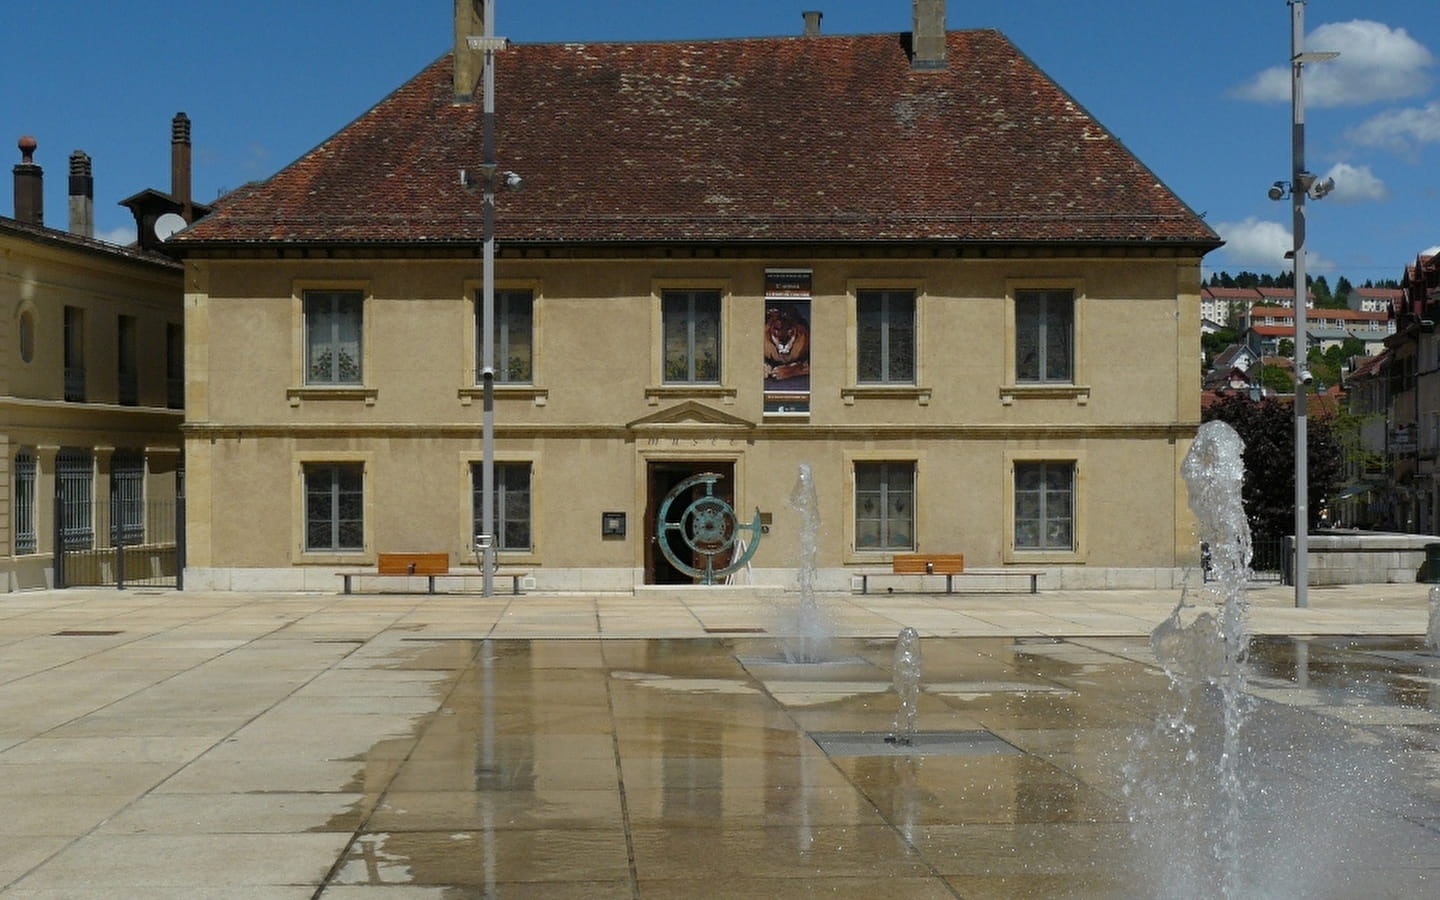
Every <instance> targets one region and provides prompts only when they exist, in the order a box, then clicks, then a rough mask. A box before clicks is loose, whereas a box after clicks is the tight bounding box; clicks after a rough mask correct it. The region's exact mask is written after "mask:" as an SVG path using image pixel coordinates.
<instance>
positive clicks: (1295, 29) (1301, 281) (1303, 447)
mask: <svg viewBox="0 0 1440 900" xmlns="http://www.w3.org/2000/svg"><path fill="white" fill-rule="evenodd" d="M1289 3H1290V114H1291V117H1290V121H1291V125H1290V157H1291V170H1290V185H1289V189H1290V190H1289V193H1290V199H1291V202H1292V209H1293V216H1294V221H1293V234H1294V245H1293V249H1292V251H1291V256H1292V259H1293V262H1294V266H1295V605H1296V606H1297V607H1303V606H1308V605H1309V603H1310V601H1309V596H1308V589H1309V584H1308V581H1309V566H1308V563H1309V560H1308V559H1307V553H1308V552H1309V541H1308V538H1309V532H1310V512H1309V489H1308V485H1307V484H1306V480H1307V479H1308V478H1309V472H1308V468H1309V466H1308V462H1309V461H1308V459H1307V456H1308V454H1309V438H1308V435H1307V421H1306V417H1305V405H1306V396H1305V391H1306V390H1307V388H1308V387H1309V385H1310V381H1311V379H1310V378H1309V371H1308V368H1307V365H1308V360H1307V354H1308V351H1309V345H1310V341H1309V335H1308V334H1307V331H1306V323H1305V313H1306V310H1305V298H1306V293H1307V292H1306V288H1305V197H1306V196H1307V195H1308V196H1312V197H1314V198H1315V199H1317V200H1318V199H1320V198H1321V197H1323V196H1325V195H1326V194H1328V193H1330V191H1331V190H1333V189H1334V187H1335V182H1334V181H1333V180H1332V179H1328V178H1327V179H1325V180H1324V181H1316V179H1315V176H1314V175H1312V174H1310V173H1309V172H1307V171H1305V98H1304V93H1303V91H1302V88H1301V83H1300V74H1301V70H1302V68H1303V67H1304V65H1305V63H1307V62H1323V61H1325V60H1327V59H1334V58H1335V57H1336V56H1339V55H1340V54H1338V53H1333V52H1328V51H1326V52H1317V53H1306V52H1305V50H1304V44H1305V0H1289ZM1279 187H1280V186H1279V185H1276V186H1275V187H1274V188H1272V189H1271V197H1275V198H1276V199H1279V197H1277V196H1276V189H1277V188H1279ZM1280 196H1284V193H1283V191H1282V192H1280Z"/></svg>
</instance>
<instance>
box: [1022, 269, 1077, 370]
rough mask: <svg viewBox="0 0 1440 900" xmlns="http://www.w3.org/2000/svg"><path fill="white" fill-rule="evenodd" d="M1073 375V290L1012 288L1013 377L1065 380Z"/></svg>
mask: <svg viewBox="0 0 1440 900" xmlns="http://www.w3.org/2000/svg"><path fill="white" fill-rule="evenodd" d="M1074 377H1075V293H1074V292H1073V291H1070V290H1018V291H1016V292H1015V380H1016V382H1018V383H1022V384H1023V383H1041V384H1043V383H1047V382H1049V383H1063V384H1069V383H1072V382H1073V381H1074Z"/></svg>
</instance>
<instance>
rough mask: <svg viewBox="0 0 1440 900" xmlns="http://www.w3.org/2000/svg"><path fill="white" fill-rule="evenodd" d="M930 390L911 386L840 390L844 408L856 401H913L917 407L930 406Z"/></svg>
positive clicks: (862, 385) (889, 385) (882, 386)
mask: <svg viewBox="0 0 1440 900" xmlns="http://www.w3.org/2000/svg"><path fill="white" fill-rule="evenodd" d="M930 394H931V389H930V388H928V387H919V386H917V385H913V384H857V385H851V386H850V387H845V388H841V389H840V397H841V398H842V399H843V400H844V401H845V405H846V406H854V405H855V401H856V400H913V401H914V402H915V404H916V405H917V406H929V405H930Z"/></svg>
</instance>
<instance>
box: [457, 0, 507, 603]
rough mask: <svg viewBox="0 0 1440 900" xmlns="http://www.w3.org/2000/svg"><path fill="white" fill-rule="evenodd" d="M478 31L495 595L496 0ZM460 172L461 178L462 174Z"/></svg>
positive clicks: (484, 473)
mask: <svg viewBox="0 0 1440 900" xmlns="http://www.w3.org/2000/svg"><path fill="white" fill-rule="evenodd" d="M482 15H483V16H484V18H485V33H484V35H483V36H473V35H472V36H470V37H469V38H468V39H467V43H468V44H469V47H470V49H471V50H481V51H483V52H484V53H485V68H484V73H483V75H482V76H481V80H482V81H483V88H482V90H483V92H484V120H483V125H482V128H483V132H484V135H483V138H482V142H483V147H482V152H483V154H484V162H483V163H482V164H481V166H480V172H481V177H482V178H483V180H484V184H483V186H482V187H483V190H484V201H483V202H484V213H483V217H484V221H483V224H482V229H483V240H484V262H483V264H482V266H483V274H482V278H483V285H482V287H481V292H480V297H481V299H480V348H481V350H480V353H481V360H480V380H481V385H482V391H483V407H482V408H483V410H484V412H483V413H482V415H481V424H480V442H481V448H482V449H481V463H480V507H481V509H480V534H478V535H476V536H475V541H476V548H475V549H476V552H477V553H478V554H479V555H480V557H481V559H480V568H481V583H482V592H483V593H484V595H485V596H486V597H491V596H494V594H495V549H496V548H495V188H496V182H497V178H496V174H497V166H496V164H495V52H496V51H497V50H499V49H501V48H503V47H504V46H505V40H504V39H503V38H497V37H495V2H494V0H484V5H483V12H482ZM463 177H464V176H463V172H462V178H463Z"/></svg>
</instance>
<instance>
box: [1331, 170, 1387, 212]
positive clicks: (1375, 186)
mask: <svg viewBox="0 0 1440 900" xmlns="http://www.w3.org/2000/svg"><path fill="white" fill-rule="evenodd" d="M1321 177H1322V178H1333V179H1335V190H1334V191H1333V192H1332V193H1331V194H1330V197H1329V199H1330V200H1332V201H1333V202H1335V203H1366V202H1369V201H1380V200H1388V199H1390V189H1389V188H1388V187H1386V186H1385V182H1383V181H1381V180H1380V178H1379V177H1377V176H1376V175H1375V173H1374V172H1372V171H1370V167H1369V166H1352V165H1350V164H1349V163H1336V164H1335V165H1333V166H1331V167H1330V171H1328V172H1326V173H1325V174H1324V175H1323V176H1321Z"/></svg>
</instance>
